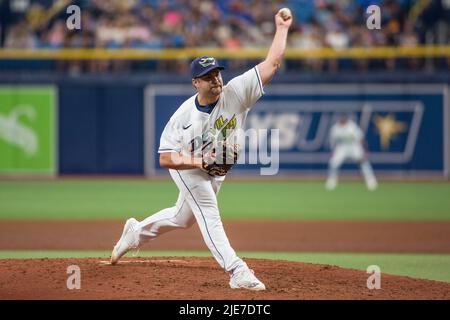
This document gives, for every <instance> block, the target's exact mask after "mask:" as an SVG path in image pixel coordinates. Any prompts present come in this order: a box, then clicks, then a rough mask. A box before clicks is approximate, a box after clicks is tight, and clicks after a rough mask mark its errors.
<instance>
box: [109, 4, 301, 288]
mask: <svg viewBox="0 0 450 320" xmlns="http://www.w3.org/2000/svg"><path fill="white" fill-rule="evenodd" d="M291 23H292V16H291V15H290V14H289V15H287V16H286V15H284V14H283V13H282V12H281V10H280V11H279V12H278V13H277V14H276V15H275V24H276V32H275V35H274V38H273V41H272V44H271V47H270V49H269V52H268V54H267V57H266V59H265V60H264V61H263V62H261V63H260V64H258V65H257V66H256V67H254V68H252V69H250V70H248V71H247V72H245V73H244V74H242V75H240V76H238V77H236V78H233V79H232V80H231V81H230V82H228V84H227V85H226V86H223V81H222V76H221V73H220V70H221V69H223V67H221V66H219V65H218V63H217V61H216V59H214V58H213V57H206V56H205V57H199V58H196V59H195V60H193V61H192V63H191V75H192V84H193V86H194V87H195V88H196V90H197V94H195V95H194V96H192V97H191V98H189V99H188V100H186V101H185V102H184V103H183V104H182V105H181V106H180V107H179V108H178V110H177V111H176V112H175V113H174V114H173V116H172V117H171V118H170V120H169V122H168V123H167V125H166V127H165V129H164V131H163V133H162V135H161V140H160V146H159V151H158V152H159V153H160V165H161V166H162V167H165V168H168V169H169V173H170V175H171V177H172V179H173V180H174V182H175V184H176V185H177V187H178V189H179V190H180V193H179V196H178V200H177V202H176V204H175V206H173V207H171V208H166V209H163V210H161V211H159V212H157V213H155V214H153V215H152V216H150V217H148V218H146V219H144V220H143V221H141V222H138V221H137V220H136V219H134V218H131V219H128V220H127V222H126V223H125V226H124V230H123V233H122V236H121V238H120V239H119V241H118V242H117V244H116V246H115V247H114V249H113V251H112V254H111V264H116V263H117V262H118V261H119V259H120V258H121V257H122V256H123V255H124V254H125V253H126V252H127V251H129V250H130V249H132V248H137V247H139V246H140V245H142V244H143V243H145V242H146V241H148V240H153V239H155V238H156V237H158V236H160V235H161V234H163V233H165V232H168V231H171V230H175V229H179V228H187V227H190V226H191V225H192V224H193V223H194V222H195V221H197V223H198V226H199V228H200V231H201V233H202V236H203V239H204V241H205V243H206V245H207V246H208V248H209V249H210V251H211V252H212V254H213V256H214V258H215V259H216V261H217V262H218V263H219V264H220V266H221V267H222V268H224V270H225V271H226V272H228V273H229V274H230V282H229V284H230V287H231V288H245V289H250V290H265V285H264V284H263V283H262V282H261V281H259V280H258V279H257V278H256V277H255V275H254V274H253V271H252V270H251V269H249V267H248V266H247V264H246V263H245V262H244V261H243V260H242V259H241V258H239V257H238V256H237V255H236V252H235V251H234V250H233V248H232V247H231V245H230V243H229V241H228V238H227V236H226V234H225V230H224V228H223V225H222V221H221V217H220V213H219V208H218V204H217V193H218V192H219V190H220V186H221V183H222V182H223V180H224V179H225V176H211V175H209V174H208V173H207V172H205V170H204V167H203V166H202V147H204V146H206V145H208V144H209V143H210V142H211V140H212V139H213V138H214V137H220V138H222V139H224V140H228V141H230V140H233V139H232V138H233V136H234V135H235V134H236V132H237V131H239V129H242V128H243V127H244V124H245V119H246V116H247V113H248V111H249V110H250V108H251V107H252V106H253V105H254V104H255V103H256V101H257V100H258V99H259V98H260V97H261V96H262V95H263V94H264V91H263V86H264V85H266V84H267V83H268V82H269V81H270V80H271V79H272V77H273V76H274V74H275V72H276V71H277V69H278V68H279V67H280V64H281V62H282V60H283V55H284V52H285V48H286V40H287V35H288V30H289V27H290V25H291ZM237 205H238V204H237Z"/></svg>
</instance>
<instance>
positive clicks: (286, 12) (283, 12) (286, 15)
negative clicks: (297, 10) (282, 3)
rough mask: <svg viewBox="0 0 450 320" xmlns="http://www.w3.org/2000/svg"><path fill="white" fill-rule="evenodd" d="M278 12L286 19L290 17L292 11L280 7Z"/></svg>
mask: <svg viewBox="0 0 450 320" xmlns="http://www.w3.org/2000/svg"><path fill="white" fill-rule="evenodd" d="M278 12H279V13H280V15H281V17H282V18H283V20H284V21H286V20H288V19H289V18H292V13H291V10H290V9H289V8H282V9H280V11H278Z"/></svg>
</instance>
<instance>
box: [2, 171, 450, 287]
mask: <svg viewBox="0 0 450 320" xmlns="http://www.w3.org/2000/svg"><path fill="white" fill-rule="evenodd" d="M177 195H178V192H177V189H176V186H175V185H174V183H173V182H171V181H145V180H57V181H0V219H1V220H8V219H14V220H17V219H23V220H27V219H32V220H39V219H83V220H85V219H96V220H98V219H122V220H123V219H125V218H128V217H129V216H135V217H136V218H140V219H142V218H145V217H147V216H148V215H150V214H152V213H153V212H156V211H158V210H160V209H162V208H165V207H168V206H172V205H173V204H174V202H175V201H176V199H177ZM219 205H220V209H221V214H222V216H223V218H224V219H246V220H247V219H276V220H397V221H399V220H400V221H402V220H403V221H420V220H440V221H449V220H450V184H449V183H397V182H386V183H381V185H380V188H379V189H378V190H377V191H376V192H369V191H367V190H366V189H365V186H364V184H363V183H362V182H345V183H342V184H341V185H340V186H339V187H338V189H337V190H335V191H332V192H328V191H325V189H324V185H323V182H299V181H297V182H295V181H290V182H236V181H228V182H226V183H224V185H223V186H222V189H221V193H220V195H219ZM240 254H241V255H242V256H243V257H254V258H269V259H285V260H291V261H303V262H311V263H323V264H333V265H338V266H341V267H346V268H354V269H361V270H365V268H367V266H368V265H370V264H377V265H379V266H380V267H381V270H382V272H386V273H391V274H398V275H407V276H411V277H417V278H425V279H432V280H439V281H446V282H450V255H448V254H373V253H367V254H362V253H358V254H356V253H300V252H299V253H280V252H240ZM108 255H109V252H103V251H93V252H92V251H81V252H79V251H67V252H60V251H32V252H30V251H1V248H0V259H5V258H39V257H49V258H52V257H105V258H106V257H107V256H108ZM141 255H144V256H145V255H156V256H157V255H163V256H170V255H185V256H186V255H203V256H205V255H206V256H209V255H210V253H209V252H175V251H169V252H145V251H144V252H142V253H141Z"/></svg>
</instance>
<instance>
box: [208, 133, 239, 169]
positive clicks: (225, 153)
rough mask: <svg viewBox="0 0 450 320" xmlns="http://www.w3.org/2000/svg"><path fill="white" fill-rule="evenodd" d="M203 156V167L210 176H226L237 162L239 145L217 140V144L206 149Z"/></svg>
mask: <svg viewBox="0 0 450 320" xmlns="http://www.w3.org/2000/svg"><path fill="white" fill-rule="evenodd" d="M206 149H207V148H204V152H203V156H202V168H203V170H204V171H206V172H207V173H208V174H209V175H210V176H224V175H226V174H227V173H228V171H230V170H231V168H232V167H233V166H234V165H235V164H236V162H237V159H238V146H237V145H231V144H228V143H226V142H225V141H220V142H217V143H216V145H215V146H213V147H212V148H210V149H209V150H206Z"/></svg>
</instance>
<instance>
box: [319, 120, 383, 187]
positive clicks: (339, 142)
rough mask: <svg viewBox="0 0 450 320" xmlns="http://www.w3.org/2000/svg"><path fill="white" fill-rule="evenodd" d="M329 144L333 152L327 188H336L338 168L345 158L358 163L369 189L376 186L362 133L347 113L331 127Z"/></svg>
mask: <svg viewBox="0 0 450 320" xmlns="http://www.w3.org/2000/svg"><path fill="white" fill-rule="evenodd" d="M330 146H331V149H332V150H333V152H332V155H331V158H330V161H329V162H328V179H327V182H326V185H325V186H326V188H327V189H328V190H333V189H335V188H336V186H337V182H338V171H339V168H340V167H341V165H342V164H343V163H344V161H345V160H347V159H351V160H354V161H357V162H358V163H359V165H360V167H361V171H362V174H363V176H364V180H365V182H366V186H367V188H368V189H369V190H375V189H376V188H377V186H378V184H377V180H376V178H375V175H374V174H373V170H372V166H371V165H370V163H369V160H368V158H367V154H366V152H365V150H364V134H363V132H362V130H361V129H360V128H359V127H358V125H357V124H356V123H355V122H354V121H353V120H351V119H350V118H349V117H348V116H347V115H343V116H341V117H340V118H339V120H338V121H337V122H336V123H335V124H334V125H333V126H332V127H331V131H330Z"/></svg>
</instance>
